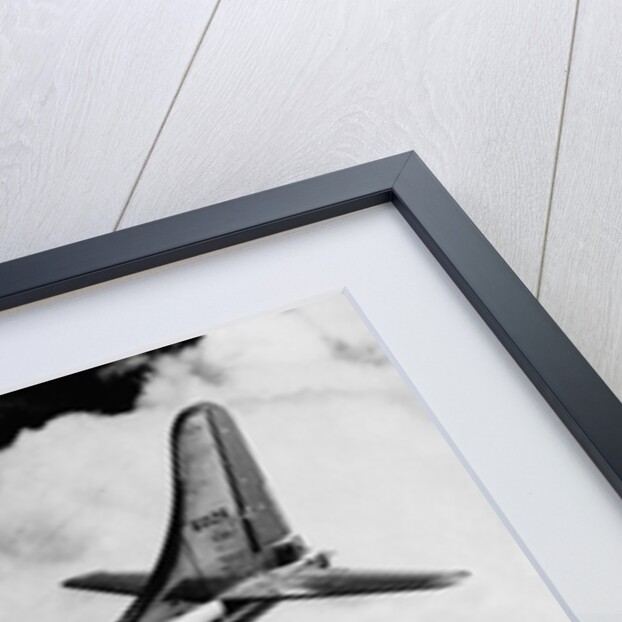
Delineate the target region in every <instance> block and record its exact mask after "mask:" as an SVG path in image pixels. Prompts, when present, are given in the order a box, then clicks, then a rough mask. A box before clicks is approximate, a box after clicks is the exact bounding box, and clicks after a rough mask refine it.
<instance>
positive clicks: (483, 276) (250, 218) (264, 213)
mask: <svg viewBox="0 0 622 622" xmlns="http://www.w3.org/2000/svg"><path fill="white" fill-rule="evenodd" d="M389 201H392V202H393V204H394V205H395V207H396V208H397V209H398V211H399V212H400V213H401V215H402V216H403V217H404V219H405V220H406V222H407V223H408V225H409V226H410V227H411V228H412V229H413V230H414V231H415V233H416V234H417V235H418V236H419V237H420V238H421V240H422V241H423V243H424V244H425V245H426V247H427V248H428V249H429V251H430V252H431V253H432V255H433V256H434V257H435V258H436V260H437V261H438V262H439V263H440V264H441V266H442V267H443V269H444V270H445V271H446V272H447V273H448V275H449V276H450V278H451V279H452V280H453V281H454V283H456V285H457V286H458V288H459V289H460V290H461V292H462V293H463V294H464V295H465V297H466V298H467V300H468V301H469V302H470V303H471V305H472V306H473V307H474V308H475V310H476V311H477V312H478V314H479V315H480V316H481V317H482V319H483V320H484V321H485V322H486V324H487V325H488V326H489V328H490V329H491V330H492V332H493V333H494V334H495V335H496V337H497V338H498V339H499V340H500V341H501V343H502V344H503V346H504V347H505V348H506V349H507V351H508V352H509V353H510V355H511V356H512V357H513V359H514V360H515V361H516V362H517V364H518V365H519V367H520V368H521V369H522V370H523V371H524V372H525V374H526V375H527V377H528V378H529V380H530V381H531V382H532V383H533V384H534V386H535V387H536V388H537V389H538V391H539V392H540V393H541V394H542V396H543V397H544V399H545V400H546V401H547V402H548V404H549V405H550V406H551V408H552V409H553V410H554V411H555V413H556V414H557V415H558V416H559V418H560V419H561V420H562V422H563V423H564V424H565V426H566V427H567V428H568V430H569V431H570V432H571V433H572V435H573V436H574V437H575V438H576V440H577V441H578V442H579V444H580V445H581V446H582V447H583V449H584V450H585V451H586V452H587V454H588V455H589V456H590V458H591V459H592V460H593V462H594V463H595V464H596V466H597V467H598V468H599V469H600V471H601V472H602V473H603V475H604V477H605V478H606V479H607V480H608V481H609V483H610V484H611V485H612V487H613V488H614V490H615V491H616V492H617V493H618V494H619V495H620V496H621V497H622V451H619V447H620V446H622V403H620V401H619V400H618V399H617V397H616V396H615V395H614V394H613V392H612V391H611V390H610V389H609V387H607V385H606V384H605V383H604V382H603V380H602V379H601V378H600V377H599V376H598V374H597V373H596V372H595V371H594V369H593V368H592V367H591V366H590V364H589V363H588V362H587V361H586V359H585V358H584V357H583V356H582V355H581V353H580V352H579V351H578V350H577V349H576V348H575V347H574V345H573V344H572V343H571V341H570V340H569V339H568V338H567V337H566V335H565V334H564V333H563V331H562V330H561V329H560V328H559V326H557V324H555V322H554V321H553V319H552V318H551V317H550V316H549V315H548V313H547V312H546V311H545V310H544V308H543V307H542V306H541V305H540V303H539V302H538V301H537V300H536V298H534V296H533V295H532V294H531V292H530V291H529V290H528V289H527V288H526V287H525V286H524V284H523V283H522V282H521V281H520V279H519V278H518V277H517V276H516V274H514V272H513V271H512V270H511V268H510V267H509V266H508V265H507V264H506V262H505V261H504V260H503V259H502V257H501V256H500V255H499V254H498V253H497V252H496V250H495V249H494V248H493V246H492V245H491V244H490V243H489V242H488V240H487V239H486V238H485V237H484V235H483V234H482V233H481V232H480V231H479V230H478V229H477V227H476V226H475V225H474V224H473V222H472V221H471V220H470V219H469V217H468V216H467V215H466V214H465V213H464V211H463V210H462V209H461V208H460V207H459V205H458V204H457V203H456V202H455V201H454V199H453V198H452V197H451V196H450V195H449V193H448V192H447V191H446V190H445V188H444V187H443V186H442V185H441V183H440V182H439V181H438V180H437V179H436V177H435V176H434V175H433V173H432V172H431V171H430V170H429V169H428V168H427V167H426V166H425V164H424V163H423V162H422V161H421V160H420V159H419V158H418V156H417V155H416V154H415V153H414V152H412V151H411V152H407V153H402V154H399V155H395V156H390V157H388V158H383V159H381V160H376V161H373V162H368V163H366V164H361V165H358V166H354V167H351V168H348V169H344V170H340V171H336V172H333V173H328V174H325V175H321V176H319V177H314V178H310V179H306V180H303V181H299V182H295V183H292V184H288V185H286V186H280V187H278V188H274V189H271V190H266V191H264V192H259V193H256V194H252V195H247V196H244V197H240V198H238V199H233V200H230V201H225V202H223V203H218V204H215V205H212V206H208V207H204V208H200V209H197V210H193V211H190V212H185V213H182V214H178V215H176V216H171V217H169V218H164V219H161V220H157V221H153V222H150V223H146V224H143V225H139V226H136V227H130V228H128V229H124V230H121V231H117V232H114V233H109V234H105V235H102V236H98V237H95V238H91V239H89V240H83V241H81V242H76V243H74V244H69V245H66V246H62V247H59V248H55V249H51V250H48V251H44V252H41V253H36V254H34V255H29V256H26V257H22V258H19V259H14V260H12V261H8V262H5V263H1V264H0V311H2V310H5V309H10V308H13V307H17V306H19V305H23V304H26V303H29V302H34V301H37V300H41V299H44V298H47V297H50V296H55V295H58V294H63V293H67V292H70V291H74V290H77V289H80V288H82V287H87V286H89V285H94V284H97V283H102V282H104V281H108V280H110V279H114V278H118V277H121V276H127V275H129V274H133V273H136V272H140V271H142V270H146V269H149V268H155V267H158V266H162V265H165V264H167V263H171V262H174V261H179V260H181V259H187V258H190V257H194V256H196V255H200V254H203V253H207V252H210V251H213V250H218V249H221V248H226V247H228V246H232V245H235V244H240V243H242V242H248V241H251V240H255V239H258V238H260V237H264V236H267V235H271V234H273V233H279V232H282V231H286V230H289V229H293V228H295V227H299V226H302V225H306V224H311V223H314V222H318V221H320V220H324V219H328V218H332V217H335V216H339V215H343V214H347V213H350V212H354V211H357V210H359V209H364V208H367V207H371V206H373V205H378V204H381V203H386V202H389Z"/></svg>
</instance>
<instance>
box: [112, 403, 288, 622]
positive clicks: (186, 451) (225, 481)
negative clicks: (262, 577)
mask: <svg viewBox="0 0 622 622" xmlns="http://www.w3.org/2000/svg"><path fill="white" fill-rule="evenodd" d="M172 460H173V484H174V492H173V507H172V514H171V518H170V523H169V529H168V535H167V537H166V540H165V543H164V547H163V548H162V551H161V554H160V557H159V560H158V562H157V564H156V566H155V569H154V572H153V573H152V575H151V577H150V579H149V581H148V582H147V584H146V586H145V589H144V591H143V593H142V594H141V595H140V596H139V597H138V598H137V599H136V600H135V602H134V603H133V604H132V606H131V607H130V608H129V610H128V611H127V613H126V615H125V616H124V617H123V622H160V621H161V620H168V619H170V618H172V617H174V616H176V615H180V614H181V613H184V612H185V611H186V610H187V609H188V608H189V605H188V603H193V602H195V603H196V602H205V601H208V600H211V599H212V598H214V597H216V596H217V595H218V594H219V593H221V592H222V591H223V590H225V589H227V588H228V587H229V586H230V585H232V584H233V583H234V582H236V581H238V580H240V579H241V578H244V577H247V576H250V575H251V574H252V573H254V572H255V571H256V570H258V569H259V568H264V567H270V566H272V565H276V564H277V563H278V561H277V562H275V561H274V560H273V559H272V558H273V557H274V556H275V555H277V554H278V552H279V550H280V548H279V546H280V543H282V542H288V541H289V540H290V539H291V534H290V529H289V526H288V525H287V523H286V521H285V519H284V517H283V515H282V514H281V511H280V510H279V508H278V507H277V505H276V503H275V501H274V500H273V498H272V496H271V495H270V493H269V491H268V489H267V487H266V483H265V480H264V478H263V475H262V473H261V471H260V469H259V467H258V465H257V463H256V462H255V460H254V458H253V457H252V455H251V453H250V451H249V449H248V447H247V445H246V443H245V441H244V439H243V437H242V434H241V433H240V431H239V429H238V428H237V426H236V424H235V422H234V421H233V419H232V418H231V416H230V415H229V414H228V413H227V411H226V410H224V409H223V408H221V407H220V406H217V405H215V404H209V403H203V404H199V405H196V406H193V407H191V408H189V409H187V410H185V411H184V412H182V413H181V414H180V415H178V417H177V419H176V421H175V423H174V426H173V431H172Z"/></svg>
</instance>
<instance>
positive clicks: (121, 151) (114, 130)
mask: <svg viewBox="0 0 622 622" xmlns="http://www.w3.org/2000/svg"><path fill="white" fill-rule="evenodd" d="M214 4H215V0H187V1H184V2H183V3H182V4H178V3H173V2H166V1H164V0H158V1H155V2H154V1H151V0H130V1H128V2H96V1H94V0H81V1H80V2H72V1H65V2H62V1H56V2H33V1H23V0H11V1H7V2H2V3H0V261H3V260H6V259H10V258H13V257H17V256H21V255H26V254H29V253H32V252H35V251H39V250H43V249H46V248H50V247H52V246H58V245H61V244H65V243H68V242H72V241H75V240H78V239H81V238H86V237H90V236H92V235H96V234H99V233H104V232H107V231H110V230H112V228H113V227H114V224H115V222H116V220H117V218H118V217H119V214H120V213H121V210H122V209H123V206H124V205H125V202H126V200H127V198H128V196H129V194H130V190H131V188H132V186H133V184H134V181H135V179H136V177H137V175H138V173H139V171H140V168H141V166H142V165H143V162H144V160H145V158H146V156H147V153H148V151H149V148H150V147H151V145H152V143H153V140H154V139H155V136H156V134H157V131H158V129H159V126H160V124H161V123H162V120H163V118H164V116H165V114H166V111H167V109H168V107H169V105H170V103H171V100H172V98H173V97H174V94H175V92H176V90H177V88H178V85H179V83H180V81H181V79H182V77H183V75H184V71H185V69H186V67H187V66H188V63H189V61H190V59H191V57H192V54H193V52H194V50H195V48H196V46H197V44H198V43H199V41H200V38H201V35H202V33H203V30H204V28H205V26H206V24H207V22H208V19H209V17H210V15H211V11H212V10H213V7H214Z"/></svg>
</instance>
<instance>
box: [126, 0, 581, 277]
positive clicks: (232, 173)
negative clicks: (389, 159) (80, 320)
mask: <svg viewBox="0 0 622 622" xmlns="http://www.w3.org/2000/svg"><path fill="white" fill-rule="evenodd" d="M573 12H574V2H572V1H571V0H555V1H553V2H546V3H542V2H518V1H508V0H504V1H502V2H499V1H497V0H495V1H492V0H491V1H488V2H452V1H446V0H443V1H438V0H429V1H425V2H412V1H411V0H403V1H402V0H395V1H391V2H387V1H384V0H383V1H376V0H364V1H361V0H356V1H354V0H352V1H344V2H332V1H327V0H325V1H318V2H306V1H304V0H300V1H297V2H296V1H292V2H288V3H286V4H284V3H282V2H279V1H277V0H273V1H268V0H264V1H259V2H253V3H249V2H245V1H244V0H224V1H223V3H222V5H221V6H220V8H219V10H218V12H217V14H216V16H215V18H214V21H213V23H212V25H211V27H210V29H209V32H208V35H207V37H206V39H205V41H204V43H203V46H202V48H201V50H200V51H199V54H198V55H197V58H196V59H195V62H194V64H193V66H192V68H191V70H190V72H189V74H188V78H187V80H186V82H185V84H184V87H183V89H182V91H181V93H180V96H179V98H178V100H177V103H176V105H175V107H174V109H173V111H172V113H171V117H170V118H169V121H168V123H167V125H166V127H165V128H164V131H163V132H162V134H161V136H160V140H159V141H158V143H157V145H156V148H155V150H154V152H153V155H152V157H151V159H150V161H149V163H148V165H147V167H146V169H145V171H144V174H143V176H142V178H141V180H140V182H139V184H138V186H137V190H136V192H135V194H134V196H133V197H132V199H131V201H130V203H129V207H128V210H127V212H126V213H125V215H124V218H123V220H122V226H124V227H127V226H130V225H133V224H137V223H140V222H145V221H148V220H152V219H154V218H159V217H162V216H166V215H170V214H173V213H176V212H179V211H183V210H188V209H192V208H196V207H200V206H203V205H206V204H210V203H214V202H216V201H221V200H224V199H228V198H232V197H235V196H240V195H243V194H246V193H249V192H255V191H258V190H262V189H266V188H270V187H273V186H276V185H279V184H283V183H287V182H290V181H295V180H298V179H301V178H304V177H308V176H311V175H318V174H321V173H324V172H327V171H330V170H334V169H337V168H342V167H346V166H351V165H354V164H358V163H361V162H365V161H367V160H370V159H374V158H380V157H383V156H386V155H390V154H393V153H398V152H401V151H405V150H409V149H415V150H416V151H417V152H418V153H419V155H420V156H421V157H422V158H423V159H424V160H425V161H426V163H427V164H428V165H429V166H430V168H431V169H432V170H433V172H434V173H435V174H436V175H437V176H438V177H439V179H440V180H441V181H442V182H443V183H444V184H445V185H446V187H447V188H448V190H449V191H450V192H451V193H452V194H453V196H454V197H455V198H456V199H457V201H458V202H459V203H460V204H461V206H462V207H463V208H464V209H465V210H466V211H467V212H468V213H469V215H471V217H472V218H473V219H474V220H475V222H476V223H477V224H478V225H479V226H480V227H481V229H482V230H483V231H484V233H485V234H486V235H487V236H488V237H489V239H490V240H491V241H492V242H493V244H495V245H496V247H497V248H498V249H499V250H500V252H501V253H502V254H503V255H504V256H505V258H506V259H507V260H508V261H509V263H510V264H511V265H512V267H513V268H514V269H515V270H516V271H517V272H518V274H519V275H520V276H521V278H522V279H523V280H524V281H525V283H526V284H527V285H528V286H529V287H532V288H533V286H534V284H535V282H536V280H537V274H538V271H539V261H540V252H541V245H542V236H543V228H544V222H545V214H546V208H547V201H548V195H549V190H550V182H551V174H552V167H553V161H554V156H555V147H556V139H557V130H558V123H559V115H560V109H561V101H562V94H563V87H564V75H565V69H566V64H567V58H568V51H569V45H570V38H571V29H572V22H573Z"/></svg>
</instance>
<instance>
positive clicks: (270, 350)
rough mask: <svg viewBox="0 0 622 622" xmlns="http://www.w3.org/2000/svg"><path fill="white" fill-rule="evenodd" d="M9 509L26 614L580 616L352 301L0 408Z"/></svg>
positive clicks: (305, 310)
mask: <svg viewBox="0 0 622 622" xmlns="http://www.w3.org/2000/svg"><path fill="white" fill-rule="evenodd" d="M85 347H88V344H85ZM412 380H413V382H414V383H415V384H416V378H415V379H412ZM424 397H425V396H424ZM0 508H1V509H0V617H1V618H2V619H7V620H9V619H11V620H32V619H36V620H41V621H49V622H57V621H61V620H62V621H69V622H78V621H80V622H82V621H84V620H90V621H94V622H173V621H176V622H217V621H222V622H241V621H248V620H255V619H261V620H262V622H263V621H265V622H268V621H269V620H273V621H277V620H282V621H285V620H297V621H300V622H304V621H307V620H317V619H318V616H324V619H327V620H335V621H350V620H352V621H353V620H357V621H369V622H371V621H376V620H387V619H391V620H417V621H418V622H432V621H434V622H438V621H445V620H460V621H466V622H471V621H472V622H475V621H477V622H485V621H498V620H504V621H507V622H513V621H516V622H518V621H524V620H538V621H540V622H558V621H562V620H564V621H567V620H569V619H571V618H569V617H568V614H567V613H565V611H564V608H563V607H562V605H561V604H560V603H559V602H558V601H557V600H556V598H555V596H554V595H553V594H552V592H551V590H550V589H549V587H548V586H547V584H546V582H545V580H544V579H543V578H542V577H541V576H540V575H539V574H538V572H537V571H536V570H535V568H534V567H533V566H532V564H531V563H530V562H529V560H528V559H527V557H526V556H525V554H524V553H523V551H522V550H521V548H520V547H519V546H518V544H517V543H516V542H515V540H514V538H513V537H512V535H511V533H510V531H509V530H508V528H507V527H506V525H505V524H504V523H503V521H502V520H501V519H500V518H499V516H498V515H497V514H496V512H495V511H494V509H493V508H492V507H491V505H490V504H489V503H488V501H487V500H486V498H485V496H484V495H483V494H482V492H481V491H480V489H479V488H478V486H477V485H476V483H475V482H474V481H473V480H472V478H471V477H470V475H469V474H468V472H467V470H466V469H465V467H464V465H463V464H462V463H461V461H460V459H459V458H458V457H457V456H456V455H455V454H454V452H453V451H452V449H451V448H450V446H449V445H448V443H447V442H446V440H445V438H444V437H443V434H442V433H441V431H440V430H439V429H438V427H437V425H436V423H435V421H434V420H433V417H431V416H430V414H429V413H428V411H427V408H426V406H425V404H424V403H423V402H422V401H421V398H419V397H418V396H417V395H416V393H415V392H414V391H413V390H412V388H411V387H410V386H409V385H408V384H407V383H406V382H405V381H404V379H403V378H402V377H401V376H400V374H399V372H398V370H397V369H396V368H395V367H394V366H393V365H392V364H391V363H390V362H389V360H388V359H387V357H386V356H385V354H384V353H383V351H382V349H381V347H380V346H379V344H378V343H377V342H376V341H375V339H374V337H373V336H372V335H371V333H370V332H369V330H368V329H367V327H366V326H365V324H364V323H363V321H362V320H361V319H360V317H359V316H358V314H357V312H356V311H355V310H354V309H353V307H352V306H351V304H350V303H349V301H348V300H347V298H346V297H345V296H343V295H336V296H331V297H327V298H323V299H321V300H318V301H315V302H313V303H309V304H306V305H303V306H301V307H298V308H295V309H291V310H288V311H284V312H280V313H273V314H266V315H262V316H260V317H256V318H252V319H247V320H245V321H241V322H237V323H235V324H231V325H229V326H226V327H223V328H220V329H217V330H214V331H211V332H209V333H208V334H207V335H205V336H203V337H198V338H195V339H190V340H187V341H183V342H180V343H177V344H174V345H169V346H165V347H161V348H159V349H156V350H152V351H150V352H146V353H143V354H138V355H136V356H132V357H130V358H126V359H123V360H119V361H115V362H111V363H107V364H104V365H101V366H99V367H96V368H93V369H89V370H85V371H81V372H78V373H75V374H73V375H71V376H65V377H63V378H58V379H53V380H50V381H48V382H45V383H42V384H39V385H35V386H32V387H27V388H24V389H20V390H18V391H14V392H12V393H8V394H5V395H3V396H0Z"/></svg>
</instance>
